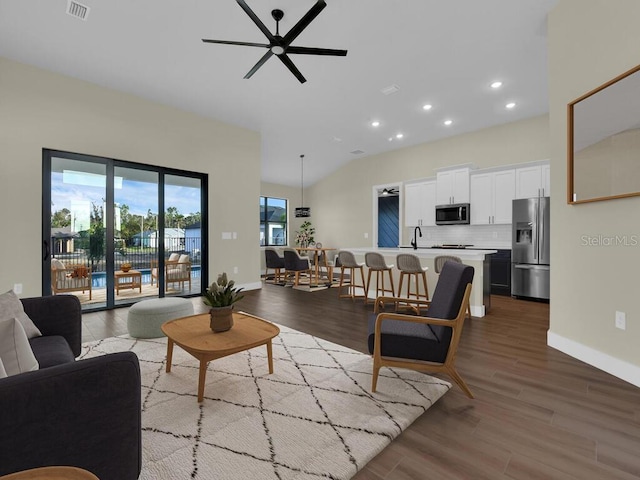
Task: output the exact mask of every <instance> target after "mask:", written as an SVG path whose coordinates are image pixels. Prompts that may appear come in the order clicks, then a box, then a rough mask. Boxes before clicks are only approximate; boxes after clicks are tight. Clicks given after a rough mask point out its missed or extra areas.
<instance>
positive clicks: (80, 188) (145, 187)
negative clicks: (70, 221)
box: [51, 172, 200, 231]
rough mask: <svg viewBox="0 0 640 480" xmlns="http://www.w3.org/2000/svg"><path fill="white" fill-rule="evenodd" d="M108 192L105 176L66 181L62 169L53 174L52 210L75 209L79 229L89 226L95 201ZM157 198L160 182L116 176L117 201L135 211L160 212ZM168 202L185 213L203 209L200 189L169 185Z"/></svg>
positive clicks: (168, 205) (133, 212)
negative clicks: (140, 180) (158, 183)
mask: <svg viewBox="0 0 640 480" xmlns="http://www.w3.org/2000/svg"><path fill="white" fill-rule="evenodd" d="M76 180H77V181H76ZM97 185H100V186H97ZM118 187H120V188H118ZM104 196H105V188H104V176H101V175H96V176H83V177H82V178H81V179H77V178H76V179H71V178H68V177H65V181H64V182H63V174H62V173H59V172H54V173H52V175H51V201H52V205H51V211H52V212H55V211H56V210H61V209H63V208H68V209H69V210H70V211H71V212H73V213H74V216H75V219H76V225H75V228H74V230H75V231H80V230H83V229H86V228H87V226H88V222H89V214H90V209H91V204H92V203H95V204H98V205H99V204H101V203H102V200H103V198H104ZM157 198H158V185H157V184H153V183H148V182H139V181H131V180H127V179H124V180H122V179H120V180H116V189H115V202H116V204H118V205H128V206H129V211H130V212H131V213H132V214H135V215H144V216H146V214H147V211H148V210H149V209H151V211H152V213H157V212H158V207H157ZM165 205H166V207H167V208H168V207H176V208H177V209H178V212H180V213H181V214H183V215H189V214H190V213H196V212H199V211H200V189H198V188H191V187H183V186H176V185H166V186H165Z"/></svg>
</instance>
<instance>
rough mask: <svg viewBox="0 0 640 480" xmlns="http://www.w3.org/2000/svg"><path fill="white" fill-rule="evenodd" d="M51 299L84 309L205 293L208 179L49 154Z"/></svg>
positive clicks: (46, 240) (46, 262)
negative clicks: (75, 302) (66, 299)
mask: <svg viewBox="0 0 640 480" xmlns="http://www.w3.org/2000/svg"><path fill="white" fill-rule="evenodd" d="M43 173H44V175H43V218H42V230H43V247H44V248H43V250H44V251H43V275H42V277H43V294H45V295H47V294H54V295H55V294H62V293H65V294H72V295H76V296H78V298H79V299H80V301H81V303H82V306H83V309H104V308H112V307H115V306H119V305H128V304H131V303H133V302H135V301H137V300H138V299H140V298H149V297H158V296H160V297H163V296H166V295H179V296H189V295H199V294H200V293H201V291H202V285H206V284H207V282H206V279H207V276H206V256H207V254H206V249H205V248H203V247H204V246H206V245H207V240H206V231H207V229H206V226H205V224H206V213H205V206H206V197H207V192H206V188H207V177H206V175H205V174H198V173H194V172H185V171H179V170H175V169H166V168H160V167H154V166H149V165H140V164H134V163H131V162H124V161H119V160H112V159H106V158H100V157H93V156H87V155H79V154H74V153H69V152H57V151H51V150H44V151H43Z"/></svg>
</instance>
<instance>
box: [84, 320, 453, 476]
mask: <svg viewBox="0 0 640 480" xmlns="http://www.w3.org/2000/svg"><path fill="white" fill-rule="evenodd" d="M280 329H281V333H280V335H279V336H278V337H276V338H275V339H274V340H273V355H274V373H273V374H271V375H269V374H268V371H269V370H268V366H267V358H266V347H264V346H262V347H258V348H255V349H253V350H249V351H247V352H242V353H238V354H235V355H231V356H229V357H226V358H222V359H219V360H215V361H213V362H211V363H210V364H209V369H208V372H207V385H206V388H205V399H204V402H202V403H201V404H199V403H198V402H197V401H196V393H197V392H196V391H197V384H198V362H197V361H196V359H195V358H193V357H191V356H190V355H189V354H187V353H185V352H184V351H183V350H182V349H180V348H179V347H178V346H176V347H175V348H174V354H173V367H172V370H171V373H168V374H167V373H165V356H166V339H152V340H136V339H133V338H130V337H128V336H123V337H116V338H108V339H105V340H99V341H96V342H91V343H87V344H84V345H83V353H82V357H94V356H97V355H103V354H105V353H109V352H119V351H125V350H131V351H133V352H135V353H136V354H137V355H138V358H139V359H140V369H141V373H142V405H143V407H142V425H143V444H142V448H143V466H142V474H141V476H140V478H141V479H145V480H151V479H154V480H160V479H188V478H196V479H207V480H213V479H220V480H234V479H242V480H247V479H260V480H267V479H280V480H291V479H299V480H302V479H305V480H306V479H321V478H326V479H348V478H351V477H352V476H353V475H354V474H355V473H356V472H357V471H358V470H360V469H361V468H362V467H364V465H366V463H367V462H368V461H369V460H371V459H372V458H373V457H374V456H375V455H376V454H378V453H379V452H380V451H381V450H382V449H384V448H385V447H386V446H387V445H389V443H390V442H391V441H392V440H393V439H394V438H395V437H397V436H398V435H399V434H400V432H402V431H403V430H404V429H406V428H407V427H408V426H409V425H410V424H411V422H413V421H414V420H415V419H416V418H417V417H418V416H419V415H421V414H422V413H424V412H425V411H426V410H427V409H428V408H429V407H430V406H431V405H433V403H434V402H435V401H436V400H438V399H439V398H440V397H441V396H442V395H443V394H444V393H446V392H447V391H448V390H449V388H451V385H450V384H449V383H447V382H445V381H442V380H439V379H436V378H433V377H430V376H428V375H424V374H421V373H417V372H413V371H409V370H392V369H387V368H383V369H382V370H381V377H380V379H379V381H378V390H379V391H378V392H377V393H375V394H371V391H370V386H371V367H372V361H371V358H370V357H369V356H368V355H364V354H361V353H358V352H356V351H354V350H350V349H348V348H345V347H342V346H340V345H336V344H334V343H331V342H327V341H324V340H321V339H319V338H316V337H312V336H310V335H307V334H304V333H301V332H298V331H296V330H292V329H289V328H287V327H283V326H281V327H280Z"/></svg>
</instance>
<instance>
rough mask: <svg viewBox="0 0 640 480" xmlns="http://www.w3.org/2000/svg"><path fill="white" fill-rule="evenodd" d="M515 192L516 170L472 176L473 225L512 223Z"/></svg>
mask: <svg viewBox="0 0 640 480" xmlns="http://www.w3.org/2000/svg"><path fill="white" fill-rule="evenodd" d="M515 190H516V186H515V169H507V170H499V171H496V172H487V173H474V174H472V175H471V177H470V191H471V202H470V203H471V224H472V225H490V224H509V223H511V204H512V201H513V199H514V198H515Z"/></svg>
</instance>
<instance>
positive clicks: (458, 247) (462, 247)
mask: <svg viewBox="0 0 640 480" xmlns="http://www.w3.org/2000/svg"><path fill="white" fill-rule="evenodd" d="M468 247H473V245H466V244H452V243H443V244H442V245H432V246H431V248H453V249H464V248H468Z"/></svg>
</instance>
